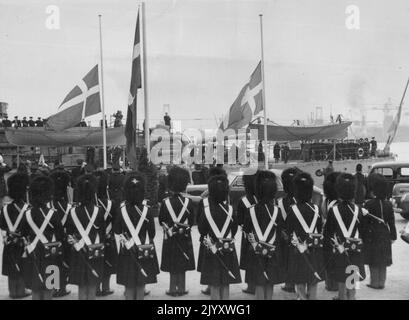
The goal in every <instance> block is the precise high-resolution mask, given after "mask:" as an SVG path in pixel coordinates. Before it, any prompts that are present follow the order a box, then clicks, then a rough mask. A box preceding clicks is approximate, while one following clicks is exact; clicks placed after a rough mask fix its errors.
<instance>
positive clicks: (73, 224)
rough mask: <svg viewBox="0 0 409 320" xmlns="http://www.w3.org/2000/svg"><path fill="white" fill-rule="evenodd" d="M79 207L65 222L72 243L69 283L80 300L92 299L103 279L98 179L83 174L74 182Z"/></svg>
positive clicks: (103, 220)
mask: <svg viewBox="0 0 409 320" xmlns="http://www.w3.org/2000/svg"><path fill="white" fill-rule="evenodd" d="M77 188H78V190H77V195H78V206H77V207H75V208H73V209H71V212H70V216H69V218H68V221H67V228H66V229H67V233H68V241H69V243H70V244H71V246H72V248H71V262H70V274H69V283H70V284H74V285H77V286H78V298H79V300H94V299H95V297H96V293H97V286H98V284H99V283H100V281H101V280H102V275H103V266H104V250H105V219H104V215H105V211H104V209H103V208H100V207H98V206H97V205H96V204H95V197H96V190H97V181H96V178H95V177H94V176H93V175H91V174H85V175H83V176H81V177H80V178H79V179H78V183H77Z"/></svg>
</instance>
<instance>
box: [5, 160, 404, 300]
mask: <svg viewBox="0 0 409 320" xmlns="http://www.w3.org/2000/svg"><path fill="white" fill-rule="evenodd" d="M281 178H282V182H283V186H284V191H285V192H286V195H285V196H284V197H283V198H281V199H278V200H277V199H275V195H276V192H277V182H276V176H275V175H274V173H272V172H270V171H258V172H257V173H256V174H255V175H254V174H253V175H244V184H245V190H246V195H245V196H244V197H243V198H242V199H241V201H240V202H239V204H238V207H237V210H235V211H234V210H233V208H232V206H231V205H230V204H229V183H228V179H227V175H226V173H225V171H224V170H223V169H222V168H218V167H216V168H213V169H211V170H210V172H209V180H208V196H207V197H204V198H203V199H202V200H201V201H200V203H199V209H198V215H197V218H196V219H195V217H194V207H193V203H192V200H190V199H189V198H187V197H185V193H184V192H185V190H186V187H187V185H188V183H189V180H190V177H189V172H188V171H186V170H185V169H183V168H180V167H176V166H175V167H172V168H171V169H170V170H169V173H168V188H169V191H170V196H169V197H168V198H166V199H164V200H163V201H162V204H161V207H160V212H159V219H158V220H159V224H160V225H161V226H162V227H163V232H164V235H163V245H162V252H161V264H160V266H159V262H158V258H157V252H156V246H155V241H157V240H156V238H157V235H156V231H155V222H154V216H153V211H152V209H151V207H150V205H149V202H148V201H147V200H146V199H145V197H144V195H145V181H144V178H143V176H142V175H140V174H139V173H138V172H132V173H128V174H127V175H126V177H125V179H124V181H123V187H122V189H121V194H122V199H113V198H111V196H110V192H109V190H108V185H109V183H108V175H107V174H106V173H105V172H104V171H96V172H94V173H93V174H89V173H86V174H84V175H82V176H80V177H79V178H78V179H76V182H75V194H76V195H75V200H76V202H75V204H71V203H70V201H69V197H68V195H67V188H68V186H69V184H70V177H69V175H68V174H67V172H65V171H64V170H56V171H54V172H52V173H51V174H50V176H46V175H37V176H36V177H34V178H33V179H31V181H30V179H29V177H28V176H27V175H26V174H21V173H16V174H13V175H12V176H10V177H9V178H8V180H7V184H8V193H9V197H10V198H11V199H12V201H11V202H10V203H8V204H6V205H5V206H4V207H3V209H2V212H1V216H0V228H1V229H2V230H3V231H4V237H5V247H4V251H3V268H2V273H3V275H5V276H8V280H9V290H10V296H11V297H12V298H18V297H23V296H26V294H27V293H26V291H25V289H31V290H32V296H33V299H51V298H52V296H53V295H57V296H63V295H65V294H67V293H68V292H67V291H66V289H65V287H66V285H67V284H71V285H77V286H78V294H79V299H94V298H95V297H96V295H97V293H99V295H108V294H110V293H112V291H111V290H110V278H111V275H112V274H115V273H116V281H117V283H118V284H120V285H123V286H124V287H125V297H126V299H130V300H133V299H143V298H144V296H145V294H146V293H147V292H146V291H145V286H146V285H147V284H153V283H156V282H157V275H158V274H159V273H160V271H163V272H169V273H170V280H169V290H168V291H166V294H168V295H170V296H174V297H177V296H183V295H186V294H188V291H187V288H186V272H187V271H190V270H195V269H196V268H197V271H199V272H200V273H201V278H200V283H201V284H202V285H205V286H208V290H204V293H206V294H210V295H211V298H212V299H228V298H229V286H230V284H234V283H241V282H242V280H244V281H245V282H246V283H247V284H248V288H247V290H246V291H247V292H249V293H253V294H255V295H256V299H271V298H272V295H273V288H274V286H275V285H277V284H281V283H285V286H284V289H285V290H288V291H292V290H295V292H296V293H297V297H298V299H316V297H317V284H318V283H319V282H320V281H323V280H325V281H326V284H327V289H328V290H337V291H338V296H337V299H354V298H355V289H354V287H350V286H349V285H347V284H348V283H349V282H348V281H347V278H348V277H349V276H350V273H351V270H352V272H355V273H356V275H357V278H355V280H363V279H364V278H365V268H364V264H365V263H366V264H369V266H370V271H371V283H370V284H369V285H370V286H371V287H372V288H374V289H381V288H383V287H384V283H385V277H386V266H388V265H390V264H391V263H392V261H391V241H393V240H394V239H396V229H395V225H394V218H393V211H392V206H391V205H390V203H389V202H388V201H387V200H386V199H385V197H386V194H385V190H386V188H385V185H386V182H385V179H384V178H383V177H382V176H380V175H373V176H371V177H370V179H369V181H370V182H369V185H370V190H371V193H372V195H373V199H371V200H369V201H368V202H367V203H366V204H365V208H363V207H360V206H357V205H356V204H355V203H354V185H355V182H354V178H353V176H351V175H350V174H346V173H342V174H340V173H332V174H331V175H329V176H328V177H327V179H326V182H325V184H324V192H325V194H326V201H325V202H324V204H323V206H322V208H320V207H319V206H317V205H316V204H314V203H312V200H311V199H312V192H313V185H314V182H313V179H312V178H311V176H310V175H309V174H308V173H305V172H301V171H300V170H298V169H297V168H289V169H286V170H285V171H284V172H283V173H282V177H281ZM27 193H28V195H27ZM27 198H29V203H30V205H29V204H28V201H27ZM111 199H112V200H111ZM195 220H197V227H198V231H199V233H200V247H199V253H198V261H197V264H196V263H195V258H194V251H193V250H194V249H193V243H192V236H191V231H192V227H193V225H194V221H195ZM239 227H240V228H241V233H242V241H241V248H240V260H239V258H238V255H237V252H236V245H235V238H238V235H237V233H238V230H239ZM50 266H54V267H55V266H57V267H58V270H59V271H60V272H59V275H60V279H59V280H60V281H59V282H60V287H59V290H58V291H55V290H54V289H55V288H53V287H52V288H50V287H49V283H48V281H47V275H48V272H49V269H48V268H49V267H50ZM351 267H352V269H351ZM240 269H242V270H244V271H245V278H244V279H242V277H241V272H240ZM352 283H354V282H353V281H352Z"/></svg>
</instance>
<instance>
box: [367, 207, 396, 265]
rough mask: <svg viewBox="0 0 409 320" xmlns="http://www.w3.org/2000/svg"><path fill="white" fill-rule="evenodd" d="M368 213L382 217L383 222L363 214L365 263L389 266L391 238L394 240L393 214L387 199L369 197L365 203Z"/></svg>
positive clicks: (390, 260)
mask: <svg viewBox="0 0 409 320" xmlns="http://www.w3.org/2000/svg"><path fill="white" fill-rule="evenodd" d="M365 208H366V209H367V210H368V211H369V213H370V214H373V215H374V216H376V217H378V218H380V219H382V220H383V221H384V222H385V223H382V222H380V221H377V220H375V219H374V218H372V217H370V216H365V217H364V218H363V220H364V222H365V223H364V232H363V235H362V238H363V240H364V256H365V264H368V265H370V266H390V265H391V264H392V243H391V242H392V240H396V227H395V215H394V212H393V208H392V204H391V203H390V202H389V201H385V200H383V201H382V200H379V199H371V200H368V201H367V202H366V203H365Z"/></svg>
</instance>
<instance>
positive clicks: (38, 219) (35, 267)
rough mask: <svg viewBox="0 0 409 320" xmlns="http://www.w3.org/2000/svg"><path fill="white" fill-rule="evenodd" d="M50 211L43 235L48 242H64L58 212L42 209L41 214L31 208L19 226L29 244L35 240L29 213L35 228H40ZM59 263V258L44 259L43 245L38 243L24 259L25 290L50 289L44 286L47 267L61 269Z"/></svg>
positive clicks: (37, 209) (36, 209) (60, 261)
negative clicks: (51, 212) (50, 214)
mask: <svg viewBox="0 0 409 320" xmlns="http://www.w3.org/2000/svg"><path fill="white" fill-rule="evenodd" d="M50 210H53V214H52V216H51V219H50V221H49V223H48V224H47V226H46V228H45V230H44V233H43V234H44V236H45V237H46V238H47V240H48V242H55V241H60V242H62V241H63V240H64V230H63V227H62V225H61V216H60V215H59V212H58V211H56V210H54V209H49V208H46V207H43V208H42V212H41V211H40V209H39V208H31V209H29V210H28V211H27V212H26V215H25V217H24V219H23V221H22V225H21V230H22V234H23V236H24V237H25V238H26V239H27V241H28V242H29V243H31V242H33V241H34V239H35V238H36V234H35V232H34V230H33V229H32V227H31V225H30V224H29V222H28V217H27V216H28V215H29V213H31V217H32V220H33V222H34V224H35V225H36V226H37V228H41V226H42V224H43V222H44V221H45V216H47V215H48V213H49V211H50ZM44 214H45V216H44ZM61 263H62V260H61V256H60V257H52V256H49V257H46V252H45V249H44V245H43V244H42V242H41V241H38V242H37V245H36V247H35V249H34V251H33V252H32V253H31V254H28V258H27V259H25V263H24V267H23V269H24V282H25V285H26V288H29V289H31V290H34V291H39V290H45V289H50V288H46V286H45V285H46V278H47V274H46V270H47V267H48V266H52V265H53V266H57V267H58V268H61ZM39 274H40V275H41V277H42V280H41V279H40V277H39ZM48 274H49V273H48Z"/></svg>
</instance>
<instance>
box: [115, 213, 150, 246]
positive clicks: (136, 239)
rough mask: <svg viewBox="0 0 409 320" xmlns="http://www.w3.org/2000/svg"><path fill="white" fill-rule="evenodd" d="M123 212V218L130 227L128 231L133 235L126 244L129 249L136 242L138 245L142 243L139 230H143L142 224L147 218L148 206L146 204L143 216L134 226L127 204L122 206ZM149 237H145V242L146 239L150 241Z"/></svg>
mask: <svg viewBox="0 0 409 320" xmlns="http://www.w3.org/2000/svg"><path fill="white" fill-rule="evenodd" d="M121 213H122V218H123V219H124V222H125V224H126V227H127V228H128V231H129V233H130V235H131V238H132V239H130V240H129V241H127V243H126V244H125V245H126V247H127V248H128V249H129V248H131V247H132V246H133V245H134V244H136V245H138V246H139V245H141V240H140V238H139V232H140V231H141V228H142V225H143V223H144V221H145V219H146V215H147V213H148V207H146V206H144V208H143V211H142V213H141V216H140V218H139V221H138V223H137V225H136V227H135V228H134V226H133V224H132V221H131V219H130V218H129V214H128V211H127V210H126V206H122V208H121ZM147 238H148V237H146V239H145V243H146V241H148V239H147Z"/></svg>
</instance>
